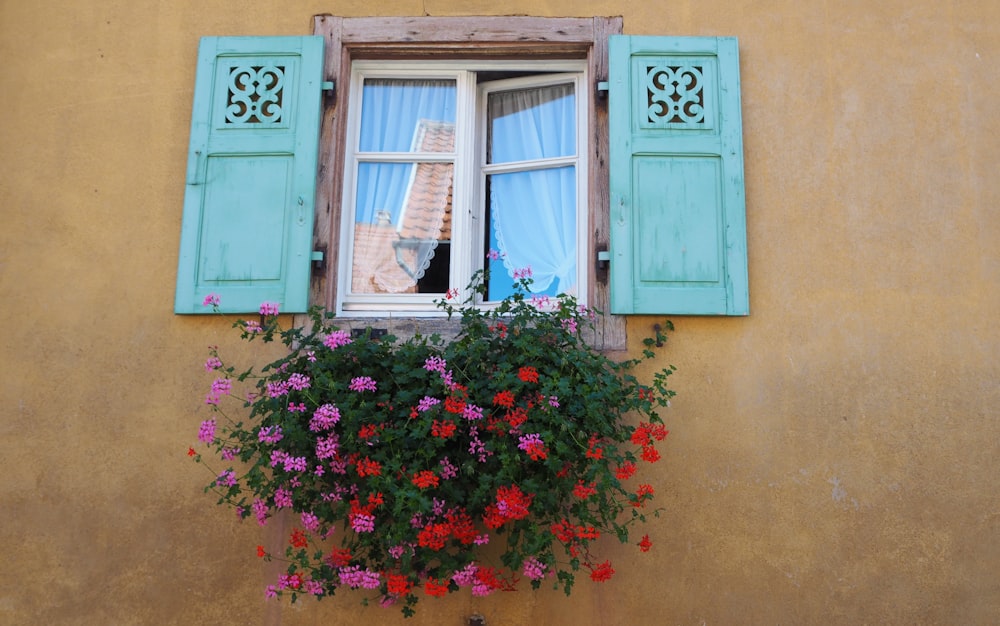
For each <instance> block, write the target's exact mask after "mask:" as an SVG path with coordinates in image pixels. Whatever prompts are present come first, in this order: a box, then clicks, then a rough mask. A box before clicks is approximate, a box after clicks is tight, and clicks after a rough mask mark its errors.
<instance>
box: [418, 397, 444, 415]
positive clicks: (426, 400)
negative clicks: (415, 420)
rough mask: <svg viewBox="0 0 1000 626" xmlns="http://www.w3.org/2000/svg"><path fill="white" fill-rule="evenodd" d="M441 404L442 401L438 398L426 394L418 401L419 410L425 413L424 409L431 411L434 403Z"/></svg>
mask: <svg viewBox="0 0 1000 626" xmlns="http://www.w3.org/2000/svg"><path fill="white" fill-rule="evenodd" d="M437 404H441V401H440V400H438V399H437V398H432V397H430V396H424V397H423V398H421V399H420V402H418V403H417V410H418V411H420V412H421V413H423V412H424V411H429V410H431V408H432V407H433V406H434V405H437Z"/></svg>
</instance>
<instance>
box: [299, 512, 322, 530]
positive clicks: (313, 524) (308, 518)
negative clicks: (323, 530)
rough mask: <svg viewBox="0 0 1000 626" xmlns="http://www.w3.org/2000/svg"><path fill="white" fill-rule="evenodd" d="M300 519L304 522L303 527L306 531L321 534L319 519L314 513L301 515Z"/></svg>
mask: <svg viewBox="0 0 1000 626" xmlns="http://www.w3.org/2000/svg"><path fill="white" fill-rule="evenodd" d="M300 519H301V520H302V526H303V527H304V528H305V529H306V530H308V531H310V532H314V533H318V532H319V518H318V517H316V516H315V515H313V514H312V513H303V514H302V515H301V518H300Z"/></svg>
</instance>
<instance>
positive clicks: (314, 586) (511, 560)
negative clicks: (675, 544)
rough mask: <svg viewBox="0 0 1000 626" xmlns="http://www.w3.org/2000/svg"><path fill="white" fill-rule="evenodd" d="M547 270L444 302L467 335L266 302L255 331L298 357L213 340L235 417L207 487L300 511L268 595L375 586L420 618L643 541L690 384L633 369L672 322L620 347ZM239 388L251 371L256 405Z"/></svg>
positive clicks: (597, 576) (207, 439) (213, 433)
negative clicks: (243, 352) (551, 283)
mask: <svg viewBox="0 0 1000 626" xmlns="http://www.w3.org/2000/svg"><path fill="white" fill-rule="evenodd" d="M479 278H481V276H480V277H479ZM529 285H530V279H528V278H522V279H521V280H520V281H519V283H518V285H517V287H518V288H517V289H516V290H515V294H514V295H513V296H511V297H510V298H508V299H506V300H504V301H502V302H500V303H499V304H498V305H497V306H495V307H492V308H484V307H477V306H473V304H472V298H470V300H469V301H467V302H465V303H464V304H460V305H457V304H455V303H453V302H452V300H453V299H454V294H453V293H451V292H450V293H449V299H447V300H443V301H441V302H439V303H438V305H439V306H440V307H441V308H442V309H443V310H444V311H445V312H447V314H448V316H449V317H452V316H457V317H460V320H461V331H460V332H459V334H458V335H457V337H456V338H455V339H454V340H452V341H449V342H445V341H442V340H441V339H440V338H439V337H436V336H435V337H422V336H415V337H413V338H411V339H409V340H407V341H397V340H396V339H395V338H394V337H391V336H383V337H379V338H376V337H374V336H373V335H372V333H370V332H366V333H365V334H363V335H360V336H356V335H352V334H351V333H348V332H346V331H343V330H340V329H338V328H337V327H336V326H334V325H333V324H332V322H331V318H332V315H331V314H329V313H326V314H324V313H321V312H320V311H318V310H314V311H313V312H312V313H311V314H310V318H311V328H291V329H288V330H281V329H280V328H279V327H278V310H277V307H276V306H275V305H273V304H271V303H265V304H264V305H262V306H261V317H260V321H257V320H251V321H239V322H237V323H236V324H235V327H237V328H238V329H239V330H240V331H241V333H242V337H243V338H244V339H247V340H250V341H254V340H263V341H272V340H274V339H275V338H280V340H281V341H282V342H283V343H284V344H285V345H286V346H288V349H289V352H288V354H287V356H285V357H283V358H281V359H279V360H277V361H276V362H273V363H271V364H269V365H266V366H264V367H263V368H262V369H261V371H260V372H259V373H256V372H254V370H253V369H250V370H247V371H242V372H238V371H237V369H236V368H235V367H233V366H229V365H227V364H225V363H224V362H223V361H222V360H221V358H220V356H219V352H218V350H217V349H216V348H212V349H211V357H210V358H209V359H208V361H207V362H206V363H205V367H206V369H207V370H210V371H212V372H213V373H214V374H215V375H216V379H215V381H214V382H213V384H212V388H211V391H210V392H209V394H208V396H207V398H206V402H207V403H208V404H209V405H210V407H211V409H212V410H213V411H214V412H215V414H216V415H215V417H213V418H212V419H209V420H206V421H204V422H203V423H202V424H201V428H200V430H199V433H198V439H199V440H200V442H202V443H204V444H207V445H208V446H209V447H210V448H211V449H212V450H214V451H215V452H216V453H217V454H218V455H219V456H220V457H221V460H222V461H223V462H224V465H223V466H222V470H221V472H217V471H213V475H214V476H215V479H214V480H213V481H212V482H211V483H210V484H209V485H208V487H206V491H208V490H213V491H215V492H217V493H218V494H219V504H228V505H231V506H234V507H235V508H236V512H237V515H238V516H239V517H240V518H241V519H243V518H254V519H255V520H256V521H257V523H259V524H260V525H264V524H265V523H266V522H267V520H268V518H269V517H270V516H272V515H274V514H275V513H276V512H278V511H287V512H289V513H290V514H291V515H293V516H294V519H295V522H296V527H295V528H294V529H293V531H292V532H291V535H290V537H288V539H287V542H284V543H283V545H275V546H258V547H257V554H258V556H260V557H262V558H264V559H280V560H282V561H284V562H286V563H287V570H286V571H285V573H283V574H282V575H281V576H280V578H279V579H278V580H276V581H274V583H273V584H271V585H269V586H268V587H267V589H266V595H267V596H268V597H273V596H276V595H280V594H283V593H284V594H290V595H291V597H292V601H294V600H295V599H296V597H297V596H299V595H303V594H305V595H313V596H316V597H319V598H321V597H323V596H325V595H333V594H334V593H335V592H336V591H338V590H341V589H358V588H362V589H367V590H371V592H372V594H374V595H375V596H377V597H378V598H379V599H380V602H381V603H382V604H383V605H391V604H396V603H399V604H400V605H401V606H402V610H403V613H404V614H405V615H407V616H409V615H412V614H413V611H414V606H415V605H416V603H417V601H418V598H419V596H420V595H429V596H442V595H445V594H447V593H449V592H453V591H457V590H458V589H460V588H462V587H469V588H471V592H472V594H473V595H478V596H482V595H488V594H490V593H492V592H494V591H496V590H512V589H514V588H515V586H516V585H517V584H518V582H519V581H520V579H521V578H522V577H523V578H525V579H528V580H530V584H531V586H532V587H533V588H538V587H539V586H540V585H541V583H542V582H543V580H545V579H546V578H548V577H552V578H553V581H554V584H555V585H556V586H557V587H562V588H563V589H564V590H565V593H566V594H567V595H568V594H569V593H570V591H571V589H572V587H573V584H574V582H575V577H576V573H578V572H579V571H580V570H581V569H583V570H585V571H586V572H588V573H589V576H590V578H591V579H593V580H595V581H605V580H607V579H609V578H610V577H611V576H612V575H613V574H614V573H615V570H614V568H613V567H612V565H611V563H610V562H609V561H608V560H602V559H600V558H599V557H597V556H596V555H595V554H594V553H593V551H592V548H594V543H595V541H596V540H597V539H598V538H599V537H600V536H602V535H607V534H610V535H612V536H614V537H616V538H617V539H619V540H620V541H621V542H623V543H627V542H629V537H630V536H634V533H633V532H632V531H633V525H634V524H636V523H639V522H644V521H645V519H646V514H647V511H648V510H649V509H647V504H648V502H649V501H650V500H651V499H652V498H653V493H654V490H653V487H652V486H651V485H649V484H647V483H642V482H639V480H638V479H633V475H634V474H635V473H636V472H637V466H638V465H639V464H640V462H650V463H651V462H655V461H657V460H658V459H659V458H660V454H659V452H658V451H657V449H656V447H655V444H656V442H657V441H660V440H662V439H663V438H664V437H665V436H666V435H667V431H666V429H665V428H664V425H663V422H662V420H661V418H660V417H659V416H658V414H657V409H658V408H661V407H666V406H667V405H668V404H669V399H670V398H671V397H672V396H673V395H674V393H673V391H671V390H669V389H668V388H667V387H666V378H667V376H668V375H669V374H671V372H672V371H673V369H674V368H673V367H672V366H670V367H667V368H664V369H662V370H659V371H658V372H656V373H655V374H654V376H653V378H652V380H651V382H650V384H642V383H640V382H639V380H638V379H637V378H636V377H635V375H634V374H633V370H634V368H635V366H636V365H638V364H639V363H641V362H642V361H644V360H646V359H650V358H652V357H653V351H652V350H653V347H654V344H655V345H661V344H662V342H663V340H664V339H665V337H664V335H663V334H662V332H661V331H660V330H657V336H656V337H655V338H650V339H647V340H646V341H645V349H644V350H643V352H642V356H641V357H639V358H635V359H631V360H626V361H624V362H616V361H614V360H611V359H609V358H608V357H606V356H604V355H602V354H600V353H599V352H597V351H595V350H593V349H592V348H590V347H589V346H588V345H587V344H586V343H585V342H584V341H583V339H582V336H581V332H582V330H583V328H584V327H585V326H587V325H588V324H592V321H593V315H594V313H593V311H591V310H588V309H586V308H585V307H580V306H577V304H576V302H575V300H574V299H573V298H571V297H560V298H558V299H551V300H550V299H547V298H544V297H542V298H539V297H535V296H528V295H527V294H528V288H529ZM474 287H475V290H476V291H478V292H479V293H482V285H481V283H476V284H474ZM206 304H207V305H213V304H215V305H217V304H218V300H217V298H214V299H213V297H212V296H210V297H209V298H206ZM667 326H668V328H669V323H668V325H667ZM657 328H658V327H657ZM236 383H243V384H248V385H249V386H250V389H251V391H250V393H249V394H248V395H247V396H246V399H245V400H243V401H240V400H238V399H236V397H235V392H234V384H236ZM227 403H232V404H234V405H235V409H236V411H233V410H232V409H230V408H229V404H227ZM236 414H240V415H243V417H237V416H236ZM188 453H189V455H191V456H193V457H194V458H195V460H197V461H199V462H202V463H207V462H208V461H207V459H204V458H203V457H202V455H201V454H200V453H198V452H197V451H196V450H195V449H194V448H190V449H189V451H188ZM636 483H638V484H636ZM652 512H653V513H654V514H658V512H659V511H658V510H657V511H652ZM635 543H636V545H637V546H638V548H639V550H641V551H643V552H645V551H648V550H649V549H650V546H651V545H652V543H651V542H650V540H649V537H648V535H644V536H643V537H642V538H641V540H639V541H637V542H635ZM486 544H492V547H491V548H490V549H489V550H485V549H483V548H482V546H485V545H486ZM487 554H493V555H499V557H498V560H496V561H492V562H491V561H490V560H489V557H488V556H487ZM367 599H368V598H367V597H366V598H365V602H367Z"/></svg>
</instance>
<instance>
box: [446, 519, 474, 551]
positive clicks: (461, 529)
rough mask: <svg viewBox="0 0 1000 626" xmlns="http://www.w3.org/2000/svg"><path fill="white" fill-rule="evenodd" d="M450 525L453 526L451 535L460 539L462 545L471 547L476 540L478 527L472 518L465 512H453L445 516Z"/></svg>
mask: <svg viewBox="0 0 1000 626" xmlns="http://www.w3.org/2000/svg"><path fill="white" fill-rule="evenodd" d="M445 519H447V520H448V524H450V525H451V534H452V536H453V537H455V539H458V540H459V541H460V542H461V543H462V545H466V546H467V545H469V544H471V543H473V542H474V541H475V540H476V536H477V533H476V526H475V524H473V522H472V518H471V517H469V514H468V513H466V512H465V511H459V512H457V513H456V512H451V513H448V514H447V515H446V516H445Z"/></svg>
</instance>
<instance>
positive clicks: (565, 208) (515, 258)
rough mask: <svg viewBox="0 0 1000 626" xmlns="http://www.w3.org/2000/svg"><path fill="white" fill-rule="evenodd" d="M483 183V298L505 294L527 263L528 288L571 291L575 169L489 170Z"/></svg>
mask: <svg viewBox="0 0 1000 626" xmlns="http://www.w3.org/2000/svg"><path fill="white" fill-rule="evenodd" d="M486 185H487V195H488V198H489V201H488V204H487V214H488V215H487V219H488V224H489V227H488V229H487V241H486V245H487V246H488V247H489V249H490V250H491V251H493V252H492V253H491V255H490V259H489V260H488V263H489V269H490V280H489V283H488V292H487V297H488V299H489V300H501V299H503V298H504V297H506V296H508V295H510V294H511V293H512V292H513V288H512V286H513V284H514V282H515V278H514V276H515V273H517V272H523V271H524V270H525V269H527V268H530V270H531V277H532V280H533V283H532V286H531V292H532V293H535V294H538V295H548V296H555V295H558V294H560V293H565V294H576V293H577V285H576V273H577V272H576V259H577V245H576V244H577V221H576V220H577V216H576V168H574V167H560V168H552V169H544V170H533V171H528V172H515V173H507V174H493V175H490V176H487V179H486ZM493 257H496V258H493Z"/></svg>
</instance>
